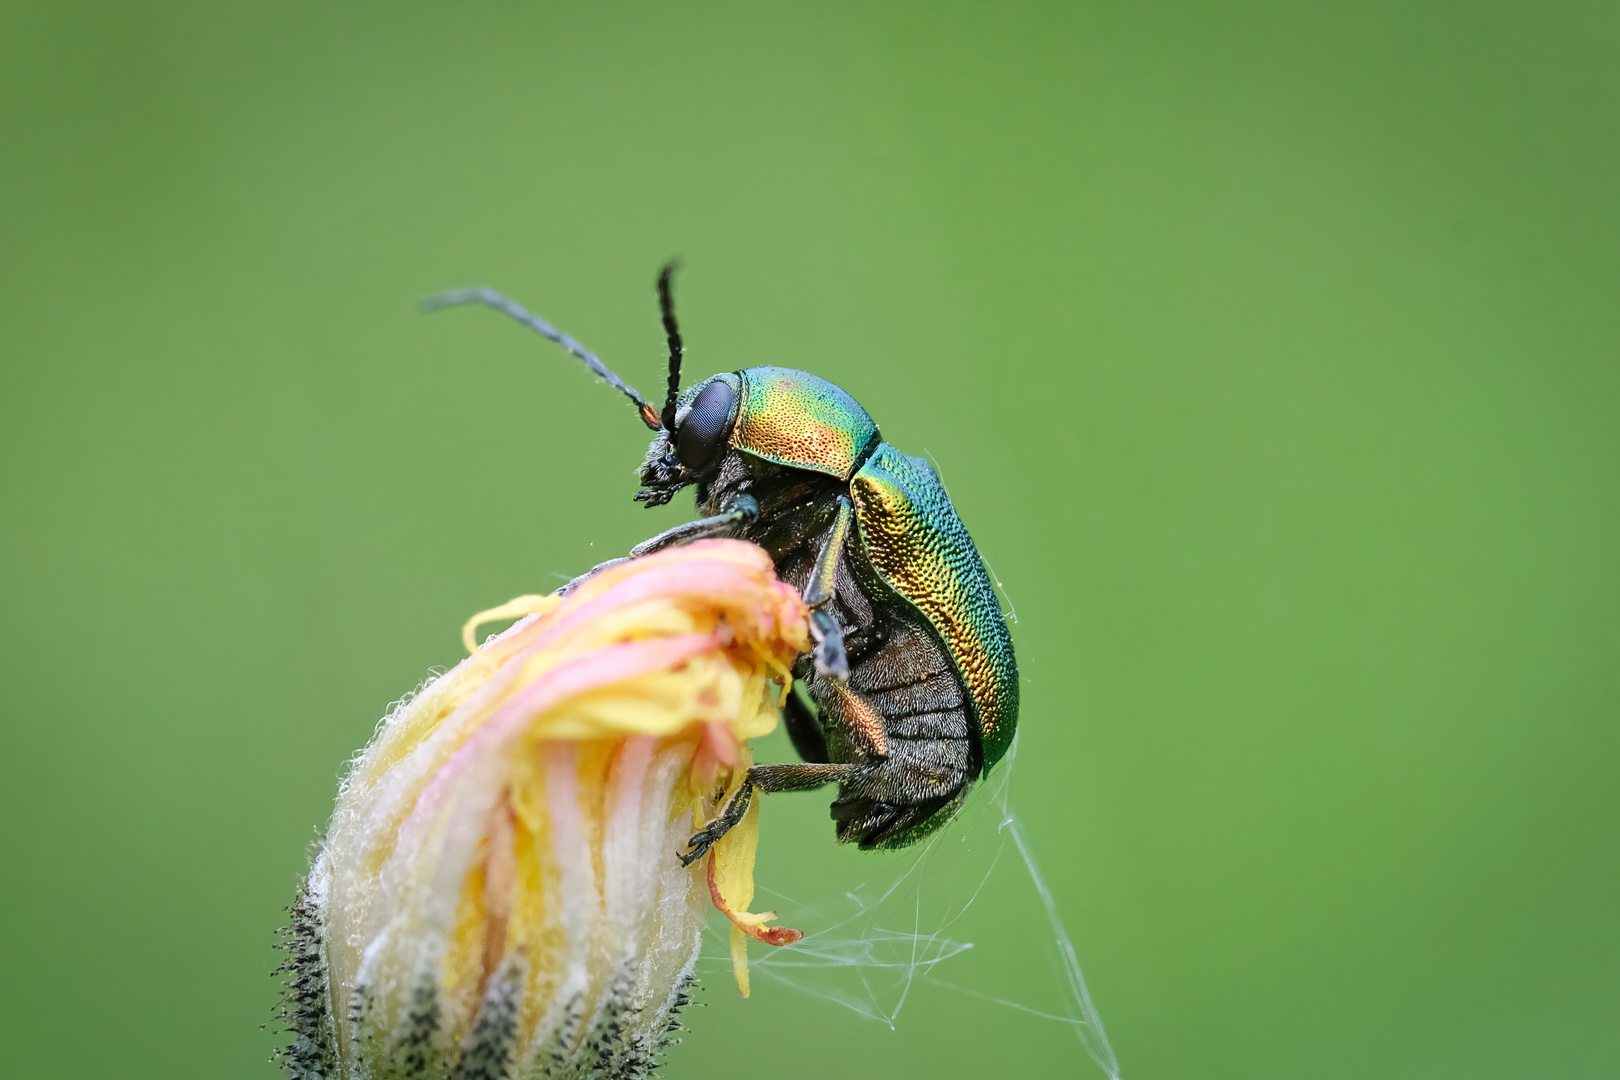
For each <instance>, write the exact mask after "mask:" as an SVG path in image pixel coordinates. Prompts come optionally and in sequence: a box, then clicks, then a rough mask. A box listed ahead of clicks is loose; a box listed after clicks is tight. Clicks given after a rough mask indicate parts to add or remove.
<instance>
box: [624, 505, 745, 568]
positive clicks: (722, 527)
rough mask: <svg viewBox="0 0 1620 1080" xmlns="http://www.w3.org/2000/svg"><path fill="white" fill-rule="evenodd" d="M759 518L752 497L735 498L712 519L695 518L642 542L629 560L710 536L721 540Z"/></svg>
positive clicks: (634, 548) (631, 551)
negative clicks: (739, 526) (740, 526)
mask: <svg viewBox="0 0 1620 1080" xmlns="http://www.w3.org/2000/svg"><path fill="white" fill-rule="evenodd" d="M757 517H759V503H758V501H757V500H755V498H754V497H753V496H752V495H738V496H737V498H736V499H735V500H733V501H732V504H731V506H730V507H729V508H728V509H727V510H725V511H724V512H723V513H719V514H716V515H714V516H713V517H706V518H698V519H697V520H696V521H688V522H687V523H686V524H684V525H677V526H675V527H674V528H673V529H667V530H665V531H664V532H661V533H659V534H658V535H657V536H654V537H652V538H650V539H647V540H643V541H642V542H641V543H639V544H637V545H636V546H635V547H633V548H631V549H630V555H631V557H632V558H638V557H640V556H642V555H651V554H652V553H653V552H655V551H662V550H664V549H665V548H667V547H675V546H676V545H678V544H689V543H691V542H692V541H693V540H702V539H704V538H706V537H710V536H720V535H723V534H724V533H728V532H730V531H731V530H732V529H734V528H736V527H737V526H738V525H746V524H748V523H749V522H751V521H753V520H754V519H755V518H757Z"/></svg>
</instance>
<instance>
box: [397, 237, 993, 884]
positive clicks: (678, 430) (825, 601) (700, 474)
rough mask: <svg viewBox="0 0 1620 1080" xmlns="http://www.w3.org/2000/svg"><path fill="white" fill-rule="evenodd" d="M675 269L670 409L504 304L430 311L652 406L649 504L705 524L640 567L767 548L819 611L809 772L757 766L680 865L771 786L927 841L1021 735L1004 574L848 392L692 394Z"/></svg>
mask: <svg viewBox="0 0 1620 1080" xmlns="http://www.w3.org/2000/svg"><path fill="white" fill-rule="evenodd" d="M674 270H675V264H674V263H671V264H669V265H668V266H665V267H664V268H663V271H662V272H661V273H660V274H659V276H658V299H659V307H660V310H661V312H662V315H663V322H664V331H665V335H666V337H667V339H668V343H669V385H668V392H667V394H666V396H665V399H664V405H663V408H662V409H658V408H656V407H655V406H653V404H652V403H651V402H649V401H648V400H647V399H646V398H644V397H642V396H641V395H640V394H639V393H637V392H636V390H635V388H634V387H632V386H630V385H629V384H628V383H626V382H625V381H624V380H623V379H621V378H620V377H619V376H617V375H616V374H614V373H613V372H612V371H610V370H609V369H608V368H607V366H606V365H605V364H603V363H602V362H601V361H600V360H598V359H597V358H596V356H595V355H593V354H592V353H591V352H590V351H589V350H588V349H586V348H585V347H584V346H583V345H581V344H580V343H579V342H578V341H575V340H574V339H573V338H571V337H569V336H568V335H567V334H564V333H562V332H561V331H559V330H557V329H556V328H555V327H553V326H552V325H551V324H550V323H548V322H546V321H545V320H544V319H541V318H539V317H538V316H535V315H532V314H530V313H529V312H528V311H526V310H524V309H523V308H522V307H520V306H519V305H518V304H516V303H514V302H512V301H511V300H508V299H506V298H505V297H504V296H502V295H500V294H499V293H496V292H494V291H492V290H490V289H482V288H480V289H459V290H456V291H454V292H448V293H444V294H443V295H441V296H437V297H434V298H432V299H430V300H428V301H426V302H425V303H424V304H423V307H424V308H425V309H427V310H435V309H437V308H441V307H447V306H452V305H457V304H473V303H477V304H484V305H487V306H488V307H492V308H494V309H495V310H497V311H500V312H503V313H505V314H506V315H509V316H511V317H512V318H514V319H516V320H517V321H519V322H521V323H523V324H525V325H526V326H528V327H529V328H530V329H532V330H535V331H536V332H538V333H539V334H541V335H542V336H544V337H546V338H548V339H550V340H551V341H554V342H556V343H557V344H559V345H561V346H562V347H563V348H565V349H567V350H568V351H569V352H570V353H572V354H573V355H574V356H576V357H578V358H579V359H580V360H582V361H584V362H585V364H586V365H587V366H588V367H589V368H590V369H591V370H592V371H594V372H595V373H596V374H597V375H599V376H601V377H602V378H603V379H605V380H606V381H607V382H608V383H609V384H610V385H612V386H613V387H614V388H615V389H617V390H618V391H619V392H620V393H622V394H624V395H625V396H626V397H628V398H629V399H630V400H631V401H632V402H634V403H635V405H636V408H637V410H638V411H639V413H640V415H641V419H642V422H643V423H645V424H646V425H647V427H649V428H650V429H652V430H653V431H655V432H656V433H657V434H656V436H655V437H654V438H653V441H652V445H651V446H650V447H649V448H648V451H647V457H646V460H645V461H644V462H643V463H642V466H641V484H642V487H641V490H640V491H639V492H637V493H636V496H635V498H636V501H637V502H641V503H644V504H646V505H647V506H660V505H662V504H664V503H667V502H669V501H670V499H672V498H673V497H674V496H675V494H676V492H678V491H680V490H681V489H682V488H685V487H688V486H692V487H695V488H696V489H697V490H696V494H697V505H698V509H699V510H700V511H701V512H702V514H703V517H701V518H700V519H698V520H697V521H692V522H688V523H686V524H684V525H677V526H676V527H675V528H673V529H670V530H668V531H667V532H663V533H660V534H659V535H657V536H654V537H652V538H651V539H649V540H645V541H643V542H642V543H640V544H637V545H636V546H635V547H634V548H633V549H631V556H632V557H634V556H638V555H646V554H649V553H651V552H654V551H657V550H659V549H661V548H665V547H669V546H672V545H675V544H683V543H689V542H691V541H693V540H697V539H701V538H705V537H714V536H730V537H738V538H741V539H744V540H749V541H752V542H753V543H756V544H758V545H759V546H761V547H763V548H764V549H765V550H766V551H768V552H769V553H770V555H771V557H772V558H773V559H774V560H775V562H776V569H777V574H778V576H780V577H781V578H782V580H784V581H787V582H789V583H790V584H792V585H793V586H794V587H795V588H797V589H798V590H799V591H800V593H801V594H802V595H803V596H804V600H805V603H806V604H807V605H808V606H809V608H810V631H811V639H812V641H813V643H814V644H813V649H812V652H811V653H810V654H807V655H805V656H801V657H800V658H799V660H798V662H797V664H795V665H794V668H793V675H794V679H795V683H796V685H795V688H794V691H793V693H790V694H789V695H788V697H787V699H786V703H785V705H784V707H783V718H784V720H785V721H786V724H787V730H788V735H789V737H790V738H791V739H792V741H793V747H794V749H795V750H797V751H798V753H799V756H800V757H802V758H803V759H804V760H803V761H802V762H797V763H784V764H777V765H755V766H753V767H752V768H750V769H749V770H748V775H747V777H746V779H745V780H744V781H743V783H742V784H741V785H740V786H739V788H738V790H737V791H736V793H735V794H734V795H733V796H732V798H731V800H730V801H729V802H728V803H727V804H726V806H725V807H724V808H722V810H721V812H720V814H719V815H718V816H717V817H716V819H715V820H714V821H713V822H710V823H709V824H707V825H706V826H705V827H704V828H702V829H700V830H699V831H698V832H697V833H696V834H695V835H694V836H693V837H692V839H691V841H690V842H689V850H688V851H687V852H685V853H684V854H682V855H681V856H680V858H681V861H682V862H683V863H687V864H690V863H691V862H693V861H694V860H696V859H697V858H698V857H699V856H701V855H702V854H703V853H704V852H706V851H707V850H708V849H709V847H710V846H711V845H712V844H713V843H714V842H715V841H716V840H718V839H719V838H720V837H721V836H723V835H724V834H725V832H726V830H727V829H729V828H731V827H732V826H733V825H735V824H736V823H737V822H738V821H741V820H742V817H743V814H744V813H745V812H746V811H747V809H748V803H749V801H750V799H751V798H752V796H753V792H754V790H755V789H758V790H760V791H767V792H775V791H807V790H810V789H813V788H818V787H822V786H823V785H826V784H834V783H836V784H837V785H838V797H837V798H836V799H835V800H834V801H833V804H832V817H833V820H834V821H835V822H836V823H837V825H836V831H837V836H838V839H839V840H840V841H844V842H856V843H859V845H860V846H861V847H862V848H866V849H871V848H898V847H904V846H906V845H908V844H912V843H915V842H916V841H917V840H920V839H921V838H922V837H924V836H926V835H928V834H929V833H931V832H933V831H934V830H935V829H937V828H939V827H940V826H941V825H943V824H945V823H946V822H948V821H949V820H950V819H951V818H952V817H953V816H954V815H955V813H956V810H957V808H958V807H960V806H961V805H962V803H963V801H964V800H965V799H966V798H967V796H968V794H969V792H970V791H971V790H972V787H973V783H974V781H975V780H976V779H978V778H979V777H980V776H984V775H988V773H989V770H990V767H991V766H992V765H994V764H995V763H996V762H997V761H998V760H999V759H1000V758H1001V756H1002V755H1003V754H1004V753H1006V751H1007V747H1008V745H1009V744H1010V743H1011V742H1012V737H1013V731H1014V729H1015V727H1016V725H1017V722H1018V665H1017V661H1016V660H1015V659H1014V657H1013V648H1012V639H1011V636H1010V635H1009V634H1008V632H1007V624H1006V620H1005V619H1004V618H1003V616H1002V614H1001V608H1000V605H999V604H998V603H997V602H996V596H995V591H994V589H993V588H992V587H991V584H990V576H989V575H988V574H987V573H986V572H985V568H984V563H983V561H982V560H981V559H980V558H979V553H978V551H977V550H976V549H975V548H974V546H973V541H972V539H971V538H970V537H969V536H968V533H967V529H965V528H964V527H963V525H962V522H961V520H960V519H959V518H958V517H957V515H956V510H955V508H954V507H952V505H951V501H950V499H949V498H948V497H947V496H946V494H945V488H944V486H943V485H942V484H940V482H939V477H938V476H937V475H936V474H935V472H934V470H933V469H932V468H931V467H930V466H929V464H928V463H927V462H926V461H924V460H923V459H921V458H915V457H909V456H907V455H905V454H902V453H900V452H899V451H898V450H896V449H895V448H894V447H892V446H890V445H889V444H888V443H886V442H884V441H883V438H882V436H881V435H880V434H879V432H878V428H877V425H876V424H875V423H874V422H873V421H872V418H871V417H870V416H868V415H867V413H866V410H864V409H862V408H861V406H860V405H858V404H857V403H856V402H855V399H854V398H852V397H850V396H849V394H847V393H845V392H844V391H843V390H842V389H840V388H839V387H837V386H834V385H833V384H832V383H830V382H828V381H827V380H825V379H822V378H818V377H817V376H815V375H811V374H809V373H807V372H803V371H796V370H793V369H791V368H781V367H750V368H743V369H742V370H740V371H729V372H722V373H721V374H718V375H712V376H710V377H709V378H708V379H705V380H704V381H702V382H700V383H697V384H696V385H694V386H691V387H688V388H687V389H686V390H685V392H682V391H681V389H680V374H681V355H682V345H681V336H680V329H679V327H678V326H677V324H676V322H675V305H674V299H673V295H672V291H671V277H672V275H673V273H674ZM619 561H622V560H613V562H619ZM602 565H604V566H607V565H612V563H604V564H602ZM597 569H601V567H597ZM592 572H594V571H592ZM587 576H588V575H587ZM579 580H582V579H575V582H571V583H570V585H569V586H565V588H569V587H572V585H573V584H576V583H577V582H578V581H579Z"/></svg>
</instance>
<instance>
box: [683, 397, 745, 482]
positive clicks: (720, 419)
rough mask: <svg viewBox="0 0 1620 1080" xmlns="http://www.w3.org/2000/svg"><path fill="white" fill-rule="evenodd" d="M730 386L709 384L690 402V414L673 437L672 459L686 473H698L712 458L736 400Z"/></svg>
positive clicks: (724, 431)
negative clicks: (683, 468)
mask: <svg viewBox="0 0 1620 1080" xmlns="http://www.w3.org/2000/svg"><path fill="white" fill-rule="evenodd" d="M735 396H736V395H735V394H734V393H733V392H732V389H731V387H730V386H728V385H726V384H725V383H723V382H718V381H717V382H712V383H710V384H709V385H708V386H707V387H705V388H704V390H703V393H701V394H699V395H698V396H697V400H696V401H694V402H692V408H691V410H690V411H689V412H688V413H687V414H686V418H685V419H684V420H682V421H681V426H680V430H678V431H677V432H676V433H675V456H676V457H678V458H680V459H681V464H682V465H685V466H686V467H687V468H688V469H701V468H703V466H705V465H707V464H708V463H709V459H710V458H712V457H714V451H715V447H716V446H718V445H719V443H720V440H721V438H722V437H723V436H724V435H725V433H726V421H727V420H730V419H731V403H732V399H733V398H735Z"/></svg>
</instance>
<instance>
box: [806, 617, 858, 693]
mask: <svg viewBox="0 0 1620 1080" xmlns="http://www.w3.org/2000/svg"><path fill="white" fill-rule="evenodd" d="M810 639H811V640H812V641H814V642H815V645H814V646H813V647H812V648H811V650H810V655H811V656H813V657H814V658H815V661H816V673H817V674H819V675H826V676H827V677H829V678H831V679H834V680H836V681H838V682H842V681H844V680H845V679H847V678H849V655H848V654H847V653H845V652H844V628H843V627H841V626H839V625H838V620H837V619H835V618H833V617H832V616H831V615H829V614H828V613H827V612H825V611H821V610H813V611H811V612H810Z"/></svg>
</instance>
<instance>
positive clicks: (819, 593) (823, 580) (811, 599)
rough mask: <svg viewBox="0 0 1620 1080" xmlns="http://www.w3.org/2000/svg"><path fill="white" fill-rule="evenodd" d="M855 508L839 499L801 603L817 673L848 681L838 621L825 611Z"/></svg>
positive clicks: (847, 501)
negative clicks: (807, 609)
mask: <svg viewBox="0 0 1620 1080" xmlns="http://www.w3.org/2000/svg"><path fill="white" fill-rule="evenodd" d="M854 516H855V514H854V508H853V507H851V506H850V503H849V499H847V498H845V497H844V496H842V495H840V496H838V516H837V517H835V518H834V519H833V523H832V527H831V528H829V529H828V530H827V535H826V537H825V539H823V540H822V542H821V552H820V553H819V554H818V555H817V556H816V565H815V568H814V569H813V570H811V571H810V580H809V581H808V582H806V583H805V586H804V602H805V603H806V604H808V605H809V607H810V637H811V638H812V639H813V640H814V641H815V649H814V650H813V652H812V655H813V656H814V657H815V661H816V671H817V672H819V673H820V674H822V675H827V676H830V677H831V678H834V679H839V680H843V679H847V678H849V655H848V653H846V652H845V651H844V629H843V627H841V626H839V625H838V620H837V619H835V618H833V617H832V614H831V613H830V612H828V611H826V610H824V608H825V607H826V604H827V603H828V601H830V600H831V599H832V598H833V583H834V580H835V579H836V577H837V574H838V560H839V557H840V556H842V555H843V553H844V541H845V540H846V539H847V538H848V537H849V526H850V522H851V521H853V520H854Z"/></svg>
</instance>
